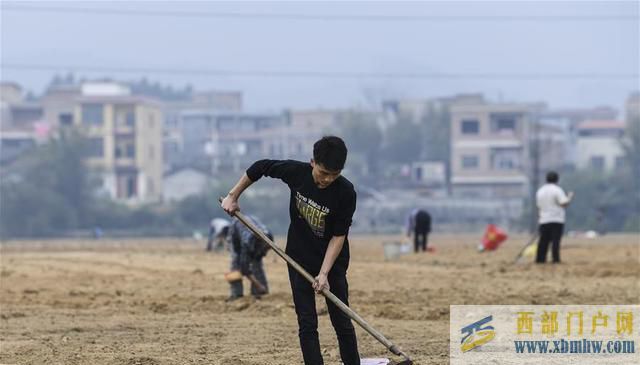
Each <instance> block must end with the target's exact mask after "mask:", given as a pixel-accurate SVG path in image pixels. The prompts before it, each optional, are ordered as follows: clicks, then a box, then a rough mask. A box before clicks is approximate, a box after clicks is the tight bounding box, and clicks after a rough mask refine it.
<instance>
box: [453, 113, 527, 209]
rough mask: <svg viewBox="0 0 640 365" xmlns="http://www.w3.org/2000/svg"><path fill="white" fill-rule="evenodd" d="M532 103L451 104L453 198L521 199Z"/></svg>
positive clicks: (523, 189) (524, 194) (524, 184)
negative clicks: (455, 196) (454, 196)
mask: <svg viewBox="0 0 640 365" xmlns="http://www.w3.org/2000/svg"><path fill="white" fill-rule="evenodd" d="M539 108H540V106H539V105H533V104H492V103H484V102H483V103H473V102H472V103H454V104H452V105H451V108H450V109H451V158H450V161H451V187H452V193H453V194H454V195H457V196H470V197H502V198H516V197H524V196H526V192H527V188H528V180H529V168H530V166H529V163H528V162H529V133H530V130H529V129H530V125H531V121H532V120H533V115H534V113H535V112H536V111H537V110H538V109H539Z"/></svg>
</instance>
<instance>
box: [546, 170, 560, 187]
mask: <svg viewBox="0 0 640 365" xmlns="http://www.w3.org/2000/svg"><path fill="white" fill-rule="evenodd" d="M547 182H548V183H551V184H555V183H557V182H558V173H557V172H555V171H549V172H547Z"/></svg>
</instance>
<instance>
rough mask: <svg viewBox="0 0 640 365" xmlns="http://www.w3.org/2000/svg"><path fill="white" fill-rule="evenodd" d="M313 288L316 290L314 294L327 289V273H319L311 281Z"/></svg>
mask: <svg viewBox="0 0 640 365" xmlns="http://www.w3.org/2000/svg"><path fill="white" fill-rule="evenodd" d="M312 286H313V290H315V291H316V294H320V293H321V292H322V290H323V289H327V290H329V280H328V279H327V275H326V274H323V273H320V274H318V276H316V277H315V280H314V281H313V285H312Z"/></svg>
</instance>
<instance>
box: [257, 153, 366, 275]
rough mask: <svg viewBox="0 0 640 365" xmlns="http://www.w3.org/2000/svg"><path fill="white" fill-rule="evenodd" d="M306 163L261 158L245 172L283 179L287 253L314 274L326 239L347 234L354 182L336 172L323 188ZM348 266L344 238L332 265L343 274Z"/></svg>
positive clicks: (325, 248)
mask: <svg viewBox="0 0 640 365" xmlns="http://www.w3.org/2000/svg"><path fill="white" fill-rule="evenodd" d="M311 170H312V168H311V165H310V164H309V163H305V162H300V161H293V160H260V161H256V162H255V163H254V164H253V165H251V167H249V168H248V169H247V176H248V177H249V179H251V180H252V181H257V180H258V179H260V178H261V177H262V176H269V177H272V178H277V179H280V180H282V181H284V182H285V183H286V184H287V185H288V186H289V189H290V190H291V197H290V201H289V216H290V218H291V224H290V225H289V232H288V235H287V248H286V253H287V254H288V255H289V256H291V257H292V258H293V259H294V260H296V261H297V262H298V263H299V264H300V265H302V266H303V267H304V268H305V269H307V270H308V271H310V272H311V273H312V274H313V275H316V274H317V273H318V272H319V271H320V267H321V266H322V261H323V260H324V255H325V253H326V252H327V246H328V244H329V241H330V240H331V238H332V237H334V236H347V235H348V233H349V227H350V226H351V221H352V218H353V213H354V212H355V210H356V192H355V189H354V188H353V184H351V182H350V181H349V180H347V179H346V178H345V177H343V176H339V177H338V178H337V179H336V180H335V181H334V182H333V183H331V185H329V186H328V187H326V188H324V189H320V188H318V186H317V185H316V184H315V182H314V180H313V176H312V174H311ZM348 266H349V242H348V239H347V238H346V237H345V242H344V245H343V247H342V250H341V251H340V254H339V255H338V257H337V258H336V261H335V263H334V264H333V267H332V269H331V272H332V273H335V274H343V275H344V274H345V273H346V270H347V267H348Z"/></svg>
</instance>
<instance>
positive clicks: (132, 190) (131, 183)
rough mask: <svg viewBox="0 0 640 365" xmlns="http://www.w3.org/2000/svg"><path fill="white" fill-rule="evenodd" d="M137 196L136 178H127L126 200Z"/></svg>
mask: <svg viewBox="0 0 640 365" xmlns="http://www.w3.org/2000/svg"><path fill="white" fill-rule="evenodd" d="M136 195H137V189H136V178H135V176H129V177H127V198H132V197H134V196H136Z"/></svg>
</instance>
